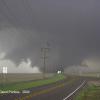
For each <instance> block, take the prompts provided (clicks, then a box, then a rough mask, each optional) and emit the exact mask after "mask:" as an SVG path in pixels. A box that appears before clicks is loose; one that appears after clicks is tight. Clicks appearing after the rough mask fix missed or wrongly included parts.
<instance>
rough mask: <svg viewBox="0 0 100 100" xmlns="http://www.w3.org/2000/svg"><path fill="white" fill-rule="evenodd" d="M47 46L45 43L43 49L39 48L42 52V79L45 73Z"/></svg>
mask: <svg viewBox="0 0 100 100" xmlns="http://www.w3.org/2000/svg"><path fill="white" fill-rule="evenodd" d="M48 46H49V44H48V43H47V44H46V46H45V47H43V48H41V52H42V55H43V56H42V59H43V78H45V73H46V59H47V58H48V56H47V52H48V51H49V49H50V48H49V47H48Z"/></svg>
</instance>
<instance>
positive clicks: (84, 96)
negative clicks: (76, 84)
mask: <svg viewBox="0 0 100 100" xmlns="http://www.w3.org/2000/svg"><path fill="white" fill-rule="evenodd" d="M75 100H100V86H96V85H93V84H92V85H89V86H88V87H87V88H86V89H83V90H82V91H81V92H80V93H79V95H78V96H76V98H75Z"/></svg>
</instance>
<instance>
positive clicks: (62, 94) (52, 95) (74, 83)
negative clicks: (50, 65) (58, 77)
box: [0, 78, 86, 100]
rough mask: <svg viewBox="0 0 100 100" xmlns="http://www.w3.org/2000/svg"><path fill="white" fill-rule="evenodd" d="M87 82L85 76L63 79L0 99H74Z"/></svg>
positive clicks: (0, 98) (0, 99) (2, 96)
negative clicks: (75, 94)
mask: <svg viewBox="0 0 100 100" xmlns="http://www.w3.org/2000/svg"><path fill="white" fill-rule="evenodd" d="M85 84H86V79H85V78H79V79H77V80H76V79H73V80H70V81H68V80H63V81H59V82H57V83H55V84H51V85H46V86H41V87H36V88H31V89H28V90H27V91H24V92H27V93H20V94H6V95H1V96H0V100H73V96H72V95H73V94H74V93H75V92H78V91H79V89H80V88H81V87H83V86H84V85H85ZM28 92H30V93H28Z"/></svg>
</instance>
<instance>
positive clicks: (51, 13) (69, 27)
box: [0, 0, 100, 70]
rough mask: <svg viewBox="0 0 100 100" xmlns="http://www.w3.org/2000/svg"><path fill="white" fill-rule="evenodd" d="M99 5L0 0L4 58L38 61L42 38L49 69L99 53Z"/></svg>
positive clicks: (74, 0)
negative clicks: (46, 46)
mask: <svg viewBox="0 0 100 100" xmlns="http://www.w3.org/2000/svg"><path fill="white" fill-rule="evenodd" d="M99 6H100V2H99V1H96V0H95V1H94V0H21V1H19V0H0V23H1V24H0V41H1V45H2V48H3V50H4V51H6V52H7V56H6V58H9V59H11V60H13V61H15V62H17V63H18V62H20V61H21V60H22V59H27V58H30V59H31V60H32V62H33V64H40V62H41V47H43V46H44V45H45V41H48V42H49V43H50V48H51V50H50V51H49V52H48V56H49V57H48V60H47V62H48V68H50V69H51V70H52V69H53V67H55V66H56V65H60V64H63V65H65V66H69V65H74V64H75V65H77V64H80V63H81V61H82V60H83V59H85V58H87V57H88V56H92V55H98V54H99V53H100V45H99V43H100V39H99V38H100V33H99V32H100V28H99V26H100V13H99V9H100V7H99ZM51 66H53V67H51ZM54 69H55V68H54Z"/></svg>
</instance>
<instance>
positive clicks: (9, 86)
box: [0, 74, 65, 91]
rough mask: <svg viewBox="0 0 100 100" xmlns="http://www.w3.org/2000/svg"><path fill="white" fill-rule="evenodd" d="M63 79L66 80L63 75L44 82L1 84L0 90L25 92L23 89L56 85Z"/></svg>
mask: <svg viewBox="0 0 100 100" xmlns="http://www.w3.org/2000/svg"><path fill="white" fill-rule="evenodd" d="M63 79H65V76H64V75H62V74H61V75H55V76H54V77H52V78H48V79H43V80H37V81H30V82H20V83H12V84H1V85H0V90H3V91H6V90H23V89H28V88H32V87H38V86H42V85H47V84H51V83H55V82H57V81H60V80H63Z"/></svg>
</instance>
